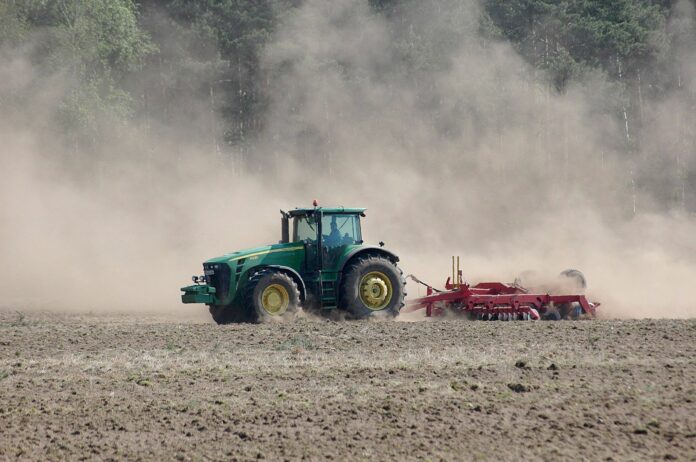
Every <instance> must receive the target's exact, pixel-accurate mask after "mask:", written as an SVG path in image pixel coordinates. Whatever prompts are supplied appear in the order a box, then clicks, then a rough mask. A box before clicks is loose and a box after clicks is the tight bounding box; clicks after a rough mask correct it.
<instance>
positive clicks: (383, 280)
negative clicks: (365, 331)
mask: <svg viewBox="0 0 696 462" xmlns="http://www.w3.org/2000/svg"><path fill="white" fill-rule="evenodd" d="M405 285H406V281H405V280H404V278H403V273H402V271H401V270H400V269H399V267H398V266H396V264H394V263H393V262H392V261H390V260H389V259H387V258H385V257H381V256H377V255H370V256H364V257H358V258H357V259H356V260H355V261H353V262H352V263H350V264H349V266H348V268H347V269H346V270H345V272H344V277H343V283H342V284H341V297H340V307H341V308H342V309H344V310H347V311H348V312H349V313H351V314H352V315H353V316H354V317H355V318H358V319H362V318H368V317H372V316H389V317H394V316H396V315H398V314H399V311H400V310H401V308H402V307H403V306H404V297H405V296H406V292H405V290H404V289H405Z"/></svg>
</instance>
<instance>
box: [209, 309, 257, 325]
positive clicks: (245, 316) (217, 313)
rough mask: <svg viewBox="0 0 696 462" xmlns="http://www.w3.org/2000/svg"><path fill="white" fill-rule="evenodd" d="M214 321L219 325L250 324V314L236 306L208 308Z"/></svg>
mask: <svg viewBox="0 0 696 462" xmlns="http://www.w3.org/2000/svg"><path fill="white" fill-rule="evenodd" d="M208 310H209V311H210V315H211V316H212V317H213V321H215V322H216V323H218V324H232V323H240V322H249V321H250V320H251V319H250V318H249V312H248V310H246V309H242V308H240V307H238V306H235V305H210V306H209V307H208Z"/></svg>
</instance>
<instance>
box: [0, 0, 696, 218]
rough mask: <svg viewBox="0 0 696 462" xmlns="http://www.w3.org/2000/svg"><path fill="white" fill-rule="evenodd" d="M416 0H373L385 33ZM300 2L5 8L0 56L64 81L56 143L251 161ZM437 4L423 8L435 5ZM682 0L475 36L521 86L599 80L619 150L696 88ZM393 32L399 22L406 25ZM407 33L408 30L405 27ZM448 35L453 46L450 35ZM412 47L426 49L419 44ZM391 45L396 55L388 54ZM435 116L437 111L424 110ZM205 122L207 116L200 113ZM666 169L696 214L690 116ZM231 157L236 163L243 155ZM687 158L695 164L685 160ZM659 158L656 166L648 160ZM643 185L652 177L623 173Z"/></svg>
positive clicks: (522, 0)
mask: <svg viewBox="0 0 696 462" xmlns="http://www.w3.org/2000/svg"><path fill="white" fill-rule="evenodd" d="M437 3H441V4H442V5H441V7H442V8H447V7H448V5H450V4H451V3H452V2H448V1H446V0H445V1H442V2H437V1H433V2H421V1H420V0H370V2H369V7H370V8H371V9H372V11H373V12H374V14H375V15H381V16H382V17H384V18H386V20H388V21H390V22H389V23H390V24H399V23H400V22H401V23H403V22H404V21H407V20H408V19H407V18H406V17H400V15H403V12H404V8H405V6H409V5H410V6H413V7H415V8H418V7H423V8H433V7H434V6H433V5H434V4H437ZM302 4H303V1H302V0H200V1H187V0H140V1H136V0H1V1H0V48H1V49H4V50H18V49H21V50H22V52H23V53H25V54H26V55H28V56H29V57H30V59H31V61H32V64H33V65H34V66H35V67H36V68H37V69H40V71H41V72H43V73H45V75H47V76H48V75H62V76H70V77H71V79H70V80H69V82H71V84H70V85H68V86H67V87H66V88H63V89H62V90H61V91H62V93H61V98H60V104H59V105H57V107H56V110H55V113H54V114H52V115H51V116H52V117H53V118H54V120H55V121H56V126H57V127H60V130H59V133H56V136H60V137H61V139H62V140H63V142H64V143H65V145H66V146H69V147H70V149H72V150H75V151H84V150H89V149H90V148H91V146H92V145H93V144H96V143H98V141H96V140H99V139H101V137H100V134H101V133H102V132H103V131H104V130H106V129H107V127H108V129H112V127H113V126H118V125H119V124H120V125H124V124H129V123H137V124H140V125H143V124H145V125H147V126H148V127H149V128H148V129H149V130H151V131H152V133H153V134H155V135H156V136H161V137H163V138H164V137H168V136H172V135H173V134H174V133H173V132H174V131H180V127H181V126H182V123H181V122H182V121H187V122H188V123H187V124H186V126H187V127H188V129H189V132H188V133H185V134H182V133H176V134H177V135H178V136H182V137H186V138H187V139H188V140H193V142H196V143H199V144H200V145H202V146H205V147H206V149H208V148H209V149H211V150H215V151H216V152H218V153H220V155H222V156H225V155H235V156H237V157H239V158H243V159H247V160H248V159H253V156H254V152H253V147H254V144H255V142H256V140H257V138H258V137H259V136H260V134H262V131H263V129H264V123H265V120H266V116H267V111H268V108H269V100H268V92H267V91H266V90H267V86H268V85H270V82H271V81H272V78H271V76H269V75H267V74H266V72H265V70H264V68H263V66H262V65H261V60H260V54H261V53H262V50H263V49H264V46H265V45H266V44H267V43H268V42H269V41H270V40H272V38H273V34H274V31H275V30H276V29H277V27H278V25H279V24H282V22H283V21H284V20H285V18H286V17H288V15H290V14H292V11H293V10H294V9H297V8H299V7H301V5H302ZM431 4H433V5H431ZM692 7H693V5H692V4H691V3H690V2H689V1H684V0H682V1H675V0H613V1H602V0H482V2H481V12H480V14H479V15H478V17H479V19H480V24H479V30H480V37H481V38H482V39H484V40H490V41H496V40H498V41H509V42H510V43H511V44H512V46H513V47H514V49H515V50H516V51H517V52H518V53H519V54H520V55H521V56H522V57H523V58H524V59H525V60H526V61H527V63H528V64H529V65H530V69H532V71H533V75H531V76H530V77H529V78H530V79H533V80H534V81H535V82H538V83H539V84H540V85H545V86H546V87H547V88H548V89H549V91H550V92H553V93H555V94H563V93H564V92H566V91H567V90H568V88H570V87H572V85H573V83H574V82H578V81H581V80H583V79H586V78H587V77H588V76H590V75H594V74H599V75H601V76H602V79H603V82H605V84H606V85H611V86H613V88H614V90H613V91H612V94H614V95H615V98H613V99H611V100H608V101H606V102H605V107H604V108H603V111H604V112H606V114H609V115H610V116H611V117H613V118H614V119H616V120H617V121H618V123H617V125H618V126H620V127H622V129H621V130H622V133H620V134H617V139H616V143H617V146H618V149H619V150H623V151H624V152H626V153H627V155H630V154H631V153H632V152H637V151H638V150H639V148H640V146H642V145H644V144H646V143H649V142H650V140H644V139H643V138H642V136H643V133H644V131H643V125H644V124H647V123H651V122H650V119H649V118H648V117H646V116H645V114H646V105H650V104H651V102H654V101H660V100H661V98H663V97H665V95H668V94H669V95H674V94H675V92H676V94H677V97H678V98H681V99H683V100H688V101H691V102H690V104H691V107H693V108H694V109H696V90H695V89H694V85H696V83H695V80H694V76H693V71H694V67H693V66H692V67H689V63H682V62H680V60H682V59H683V56H684V54H683V51H684V50H685V49H686V50H688V49H689V48H690V47H692V46H693V45H694V44H695V43H696V27H695V25H694V23H693V16H690V14H693V11H684V10H685V9H686V10H689V8H692ZM402 25H403V24H402ZM402 29H403V30H406V29H407V28H402ZM455 39H456V37H455ZM394 40H397V41H398V40H404V41H408V44H406V43H405V42H404V44H403V47H402V49H403V50H405V51H404V53H403V55H402V60H401V65H402V66H404V67H405V68H406V69H407V70H408V71H409V72H413V73H416V74H418V75H424V76H427V75H428V73H430V72H436V71H437V70H438V68H439V67H441V66H444V65H446V64H443V62H442V61H441V60H439V59H438V53H439V51H438V50H439V48H438V44H437V43H426V42H427V40H429V39H428V37H427V35H426V34H419V33H418V31H416V32H415V33H414V32H413V31H412V30H411V31H410V32H409V34H407V33H401V34H398V33H397V34H395V35H394ZM419 41H421V42H422V43H419ZM398 45H400V44H397V48H398ZM26 98H28V96H27V95H26V94H25V95H22V94H15V93H11V94H8V93H6V92H5V93H0V107H1V108H2V110H3V111H4V112H5V113H7V112H8V108H10V110H12V108H17V109H18V110H19V108H22V107H24V105H25V104H26ZM433 110H437V109H433ZM206 113H207V114H210V117H209V118H204V117H200V115H201V114H206ZM679 123H680V124H681V128H679V130H678V131H677V133H678V137H679V139H677V140H675V143H677V144H681V147H678V148H675V149H676V150H674V149H673V150H672V151H673V152H677V156H678V157H679V156H680V155H681V154H679V153H680V152H681V153H682V154H683V157H680V158H679V159H677V160H676V161H675V162H678V164H679V165H678V167H677V168H676V169H672V170H669V171H670V172H673V173H670V175H673V178H670V179H669V182H670V184H671V185H672V186H671V187H670V188H667V190H666V191H667V192H665V193H664V194H663V195H664V197H663V198H662V200H664V201H665V202H666V203H667V204H668V205H669V206H670V207H681V208H686V209H688V210H690V211H696V203H695V202H696V201H693V200H691V201H690V200H689V195H690V194H691V195H693V194H694V193H695V191H694V186H693V185H694V184H695V183H696V165H694V163H693V157H694V155H693V150H694V144H693V143H694V127H693V126H692V125H693V124H694V120H693V118H691V119H690V120H684V121H680V122H679ZM240 156H241V157H240ZM689 159H692V160H691V161H689ZM656 162H657V163H659V162H661V160H660V161H658V160H656ZM631 181H642V182H643V183H645V184H647V183H649V182H650V181H654V179H651V178H649V177H648V176H646V177H645V178H643V179H641V178H640V177H637V178H633V177H631Z"/></svg>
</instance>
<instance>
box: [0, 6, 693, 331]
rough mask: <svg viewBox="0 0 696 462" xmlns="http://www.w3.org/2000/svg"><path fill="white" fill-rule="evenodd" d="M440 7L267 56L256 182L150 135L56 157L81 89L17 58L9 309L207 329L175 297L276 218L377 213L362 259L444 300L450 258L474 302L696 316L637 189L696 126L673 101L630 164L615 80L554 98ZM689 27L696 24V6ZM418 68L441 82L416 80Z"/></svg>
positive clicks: (468, 13) (512, 58)
mask: <svg viewBox="0 0 696 462" xmlns="http://www.w3.org/2000/svg"><path fill="white" fill-rule="evenodd" d="M437 4H438V5H439V7H438V8H434V7H432V6H429V5H426V4H425V2H413V3H412V4H410V6H408V7H404V8H405V9H404V11H402V12H401V13H402V16H401V19H400V20H399V21H395V20H392V19H391V18H389V17H386V16H384V15H380V14H375V12H374V11H373V10H371V9H370V8H369V6H368V5H367V4H366V2H356V1H349V0H339V1H334V2H323V1H318V0H309V1H306V2H305V3H304V4H303V6H301V7H300V8H298V9H297V10H296V11H295V12H294V13H293V14H292V15H290V16H288V17H287V18H286V19H285V20H284V22H283V24H282V25H281V26H280V28H279V29H278V30H277V31H276V33H275V36H274V38H273V40H272V41H271V42H270V43H269V45H268V46H267V47H266V48H265V50H264V52H263V56H262V66H263V70H264V72H265V73H266V75H267V76H268V78H269V80H270V84H269V86H268V90H267V91H268V92H269V94H268V95H267V96H268V97H269V101H270V107H269V110H268V113H267V119H266V121H265V129H264V132H263V136H260V137H259V141H258V142H257V143H256V145H255V146H254V147H253V150H252V151H253V152H254V157H253V158H252V160H246V161H244V160H241V159H239V158H238V157H235V156H226V155H225V154H222V155H221V154H218V153H216V152H215V150H214V149H211V147H210V146H206V145H200V144H196V143H192V142H190V141H189V140H187V139H185V137H183V136H182V137H177V136H172V138H171V139H158V138H155V137H153V136H152V135H151V133H149V132H148V130H147V127H146V126H144V125H143V124H141V125H138V124H133V126H114V127H109V128H108V130H105V133H106V134H105V135H100V136H103V137H104V139H103V142H102V143H101V146H102V147H101V148H100V149H99V151H98V152H79V153H75V152H72V151H71V150H70V149H69V147H65V146H63V145H61V144H60V143H52V142H51V139H52V138H51V131H52V130H56V127H55V126H54V124H53V122H52V121H51V120H50V118H49V116H48V114H50V113H51V112H52V110H53V109H54V108H55V106H56V105H57V104H59V101H60V95H61V94H62V93H61V92H62V89H63V88H65V87H67V86H69V84H70V82H69V77H68V76H64V75H54V76H49V77H47V76H46V75H45V74H44V73H41V72H39V70H38V69H36V67H35V66H34V65H32V64H31V63H30V61H29V60H28V59H27V58H26V57H25V55H26V53H25V52H24V50H3V51H2V53H3V55H2V57H3V59H1V60H0V76H2V77H3V78H2V79H0V96H2V95H5V96H6V95H10V94H17V93H21V94H29V93H31V95H32V96H31V97H28V98H26V99H25V100H24V102H23V104H22V105H21V106H12V105H10V106H7V105H5V106H3V107H0V139H1V140H2V142H1V145H0V149H1V151H0V171H1V172H2V183H0V258H1V260H0V293H2V294H3V301H2V302H1V303H2V305H4V306H7V307H15V308H17V309H20V308H21V309H27V308H34V307H35V308H41V309H46V308H49V309H57V310H82V311H95V312H98V311H136V310H140V311H158V312H172V313H181V312H185V311H190V310H195V309H199V308H200V307H190V306H182V305H181V304H180V302H179V292H178V288H179V287H180V286H182V285H184V284H186V283H187V281H188V280H189V277H190V275H191V274H196V273H198V272H200V263H201V262H202V261H203V260H204V259H206V258H209V257H213V256H216V255H220V254H223V253H225V252H227V251H230V250H234V249H240V248H244V247H250V246H253V245H258V244H262V243H271V242H275V241H277V240H278V239H279V235H280V229H279V228H280V227H279V220H278V219H279V214H278V209H280V208H283V209H287V208H291V207H294V206H304V205H309V204H310V202H311V200H312V199H314V198H317V199H319V200H320V202H321V203H322V204H324V205H346V206H364V207H368V212H367V218H366V220H365V221H364V224H363V233H364V235H365V237H366V240H367V242H369V243H376V242H378V241H379V240H384V241H385V242H386V243H387V247H388V248H390V249H393V250H394V251H396V252H397V253H398V254H399V255H400V256H401V258H402V267H403V269H404V272H405V273H407V274H408V273H413V274H416V275H418V277H419V278H421V279H423V280H426V281H428V282H430V283H431V284H433V285H436V286H439V285H441V284H442V283H444V279H445V278H446V276H447V274H448V273H449V271H450V268H449V264H450V263H449V258H450V256H451V255H460V256H461V264H462V269H463V271H464V275H465V277H466V278H467V279H468V280H469V281H472V282H476V281H481V280H503V281H512V280H513V279H514V278H515V277H517V276H518V275H519V274H520V273H522V272H524V271H529V270H534V271H537V272H539V273H541V274H544V275H548V277H549V278H552V277H555V275H556V274H558V273H559V272H560V271H562V270H564V269H567V268H578V269H581V270H582V271H583V272H584V273H585V276H586V277H587V279H588V284H589V287H588V293H589V295H590V298H592V299H593V300H597V301H599V302H601V303H602V308H601V310H602V313H603V316H605V317H636V318H638V317H692V316H694V315H696V303H695V302H694V300H696V286H694V285H693V284H692V282H693V281H694V280H696V240H695V239H694V238H693V236H694V235H696V219H695V218H694V216H693V214H690V213H688V212H686V211H684V210H683V209H679V208H666V207H664V206H663V205H662V204H663V203H664V202H663V201H662V200H661V198H662V197H663V196H664V195H665V194H667V191H666V190H665V188H666V187H665V186H664V184H663V183H659V182H656V183H655V184H654V185H650V187H646V188H635V187H632V186H631V185H632V184H633V183H632V181H633V180H634V174H635V172H641V171H643V172H644V171H650V170H651V169H652V170H654V172H655V175H654V176H655V177H656V178H657V177H659V176H660V175H662V174H666V173H665V172H666V171H667V169H669V168H672V167H671V165H672V164H670V163H669V162H668V160H669V159H670V158H671V157H673V156H675V155H676V154H675V153H676V152H677V151H678V152H679V153H681V154H680V155H683V156H687V158H686V161H693V159H692V157H693V156H694V151H695V150H694V147H695V146H696V141H695V140H694V139H688V138H686V141H684V143H686V146H678V147H677V146H675V143H674V142H673V140H674V139H677V138H678V139H685V138H684V136H683V133H675V130H677V129H678V127H680V126H681V125H680V124H682V125H683V124H689V123H693V115H692V114H693V113H692V109H693V108H690V107H689V106H688V105H687V104H686V103H685V102H684V101H683V100H682V99H680V98H678V97H677V96H676V95H675V96H674V97H670V98H665V99H662V100H660V101H658V102H655V103H654V104H653V105H652V106H651V107H649V108H646V110H645V111H646V115H645V117H646V118H648V119H649V120H651V121H652V123H648V124H644V125H643V127H644V128H643V130H645V133H643V134H642V139H644V140H648V141H647V142H645V143H642V144H641V146H642V147H641V149H642V150H641V151H634V152H631V153H630V155H627V154H626V153H625V152H624V151H623V150H621V149H619V148H618V147H617V146H616V133H622V127H621V126H620V125H617V124H619V121H618V120H617V118H615V117H614V116H613V115H608V114H606V112H603V110H602V109H603V104H604V102H605V100H606V98H608V97H611V96H612V92H613V91H614V89H613V88H612V87H611V86H610V85H608V84H606V81H605V79H604V78H603V77H602V76H601V75H588V76H586V77H585V78H584V79H583V81H581V82H578V83H576V84H573V85H572V86H571V87H570V88H569V89H568V90H567V91H566V92H564V93H563V94H558V93H557V92H555V91H553V90H551V87H550V85H543V84H541V83H539V82H541V81H543V76H541V75H539V74H538V72H539V71H536V72H535V71H534V70H533V69H531V68H530V66H528V65H527V64H526V63H525V62H524V60H523V59H522V58H521V57H520V56H519V55H518V54H517V53H516V52H515V51H514V50H513V48H512V47H511V45H510V44H509V43H506V42H505V41H502V40H498V41H491V40H488V39H485V38H484V37H483V36H481V34H480V32H479V19H480V16H479V15H480V14H481V8H480V6H479V4H478V3H477V2H474V1H463V2H462V1H442V2H438V3H437ZM679 12H680V15H681V16H680V17H679V18H678V19H680V20H683V21H693V20H694V11H693V8H690V7H689V5H688V2H684V3H683V5H682V6H681V9H680V10H679ZM409 36H413V37H417V38H418V40H415V38H414V40H413V41H412V42H410V41H409V40H408V39H407V38H408V37H409ZM396 38H398V39H399V40H398V41H397V40H395V39H396ZM405 38H406V39H405ZM395 43H399V44H401V45H400V46H398V47H397V46H396V45H395ZM404 44H406V45H407V46H403V45H404ZM687 45H689V44H686V45H685V46H684V47H683V50H682V51H683V57H682V59H681V62H682V63H684V65H685V66H687V67H688V66H690V67H689V68H690V69H694V66H696V53H695V52H694V51H693V50H695V49H696V47H693V46H687ZM691 45H693V44H691ZM409 46H413V47H415V46H425V47H432V50H433V53H431V54H428V53H423V52H422V50H420V51H419V52H420V53H421V55H422V56H432V59H437V60H439V62H437V63H435V64H436V65H435V66H433V63H427V64H428V66H426V65H425V63H424V65H423V68H422V69H423V70H421V69H420V68H419V67H418V66H417V65H411V66H406V65H404V62H405V60H408V59H409V58H412V56H411V55H410V53H411V52H413V50H411V49H409ZM433 68H437V69H438V71H437V72H433ZM685 75H686V74H685ZM691 75H693V72H692V73H691ZM688 85H692V86H693V85H696V83H695V82H689V83H688ZM692 91H696V89H693V88H692ZM1 100H2V99H0V101H1ZM201 107H205V105H203V104H202V105H201ZM208 117H210V115H209V114H208V113H206V112H205V111H203V110H201V113H200V118H201V119H204V118H208ZM205 120H207V119H205ZM220 124H222V122H220ZM177 128H178V127H173V130H172V133H176V132H177ZM185 128H186V127H182V130H181V132H185ZM658 154H659V155H658ZM688 156H691V158H688ZM656 159H657V160H656ZM408 292H409V296H410V297H414V296H417V295H418V293H419V289H418V287H417V286H416V285H415V284H413V283H410V284H409V286H408ZM421 294H422V291H421Z"/></svg>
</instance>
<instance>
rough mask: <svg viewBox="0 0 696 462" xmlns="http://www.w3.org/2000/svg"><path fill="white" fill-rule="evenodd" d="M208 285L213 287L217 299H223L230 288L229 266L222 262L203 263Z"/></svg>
mask: <svg viewBox="0 0 696 462" xmlns="http://www.w3.org/2000/svg"><path fill="white" fill-rule="evenodd" d="M203 271H204V273H205V279H206V281H207V282H208V285H211V286H213V287H215V295H216V297H217V298H218V299H221V300H222V299H224V298H225V297H227V294H228V292H229V290H230V267H229V265H226V264H224V263H206V264H204V265H203Z"/></svg>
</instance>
